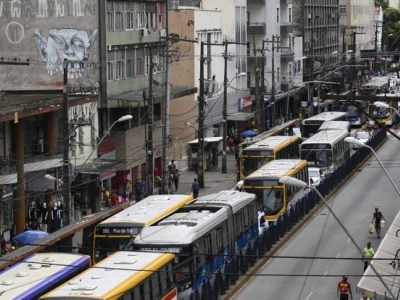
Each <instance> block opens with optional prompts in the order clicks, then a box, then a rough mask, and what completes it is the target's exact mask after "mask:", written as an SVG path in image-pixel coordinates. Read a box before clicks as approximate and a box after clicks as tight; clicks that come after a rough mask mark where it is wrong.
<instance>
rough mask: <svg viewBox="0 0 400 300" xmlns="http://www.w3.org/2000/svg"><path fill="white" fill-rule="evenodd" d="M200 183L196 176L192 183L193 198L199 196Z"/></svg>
mask: <svg viewBox="0 0 400 300" xmlns="http://www.w3.org/2000/svg"><path fill="white" fill-rule="evenodd" d="M199 187H200V185H199V183H198V182H197V179H196V178H195V179H194V181H193V183H192V193H193V198H195V199H196V198H197V197H199Z"/></svg>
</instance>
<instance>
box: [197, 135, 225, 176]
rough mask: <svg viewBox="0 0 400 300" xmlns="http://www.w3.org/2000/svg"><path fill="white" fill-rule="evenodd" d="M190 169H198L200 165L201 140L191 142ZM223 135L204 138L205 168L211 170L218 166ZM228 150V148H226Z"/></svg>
mask: <svg viewBox="0 0 400 300" xmlns="http://www.w3.org/2000/svg"><path fill="white" fill-rule="evenodd" d="M189 147H190V155H189V170H191V171H196V173H197V166H198V152H199V140H198V139H196V140H193V141H190V142H189ZM222 150H223V149H222V137H220V136H219V137H207V138H204V163H203V166H204V170H205V171H209V170H212V169H215V168H217V167H218V153H220V152H221V151H222ZM225 151H226V149H225Z"/></svg>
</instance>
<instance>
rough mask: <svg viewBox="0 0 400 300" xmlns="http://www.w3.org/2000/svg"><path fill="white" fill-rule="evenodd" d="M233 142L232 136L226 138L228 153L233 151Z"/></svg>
mask: <svg viewBox="0 0 400 300" xmlns="http://www.w3.org/2000/svg"><path fill="white" fill-rule="evenodd" d="M234 145H235V143H234V142H233V140H232V138H229V139H228V148H229V153H233V146H234Z"/></svg>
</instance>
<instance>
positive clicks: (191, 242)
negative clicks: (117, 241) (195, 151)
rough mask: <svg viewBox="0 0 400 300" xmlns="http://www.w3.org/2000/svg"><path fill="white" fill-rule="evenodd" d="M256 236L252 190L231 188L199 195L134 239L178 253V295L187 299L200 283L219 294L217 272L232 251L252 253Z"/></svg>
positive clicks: (139, 243)
mask: <svg viewBox="0 0 400 300" xmlns="http://www.w3.org/2000/svg"><path fill="white" fill-rule="evenodd" d="M258 236H259V227H258V211H257V198H256V196H255V195H254V194H249V193H244V192H239V191H233V190H230V191H221V192H219V193H216V194H211V195H207V196H203V197H200V198H198V199H197V200H195V201H194V202H193V203H190V204H187V205H185V206H184V207H182V208H180V209H179V210H177V211H176V212H174V213H173V214H171V215H170V216H168V217H167V218H165V219H163V220H161V221H160V222H158V224H157V225H151V226H149V227H144V228H143V229H142V230H141V232H140V233H139V235H138V236H137V237H136V238H135V241H134V243H135V248H137V249H138V250H140V251H153V252H154V251H155V252H172V253H174V254H175V255H176V269H175V277H176V278H175V279H176V285H177V288H178V293H179V294H178V299H189V298H191V295H192V296H194V295H199V297H200V298H201V297H202V285H203V284H211V288H212V289H213V290H214V291H215V294H218V286H219V285H218V280H215V279H216V278H217V272H218V271H221V272H222V274H224V268H225V267H226V266H227V265H228V264H230V263H232V259H233V256H235V255H239V253H247V251H249V253H254V251H255V249H253V247H255V246H254V245H256V243H255V241H256V239H257V238H258ZM237 262H238V261H236V262H235V263H237ZM239 264H240V261H239Z"/></svg>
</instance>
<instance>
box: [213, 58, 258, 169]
mask: <svg viewBox="0 0 400 300" xmlns="http://www.w3.org/2000/svg"><path fill="white" fill-rule="evenodd" d="M226 72H227V67H226V66H225V76H224V77H225V80H224V103H223V107H222V122H223V128H222V135H223V140H222V168H221V170H222V171H221V173H226V172H227V170H226V169H227V167H226V160H227V157H226V156H227V155H226V147H227V141H226V137H227V135H228V108H227V106H228V85H229V84H230V83H231V82H232V81H233V79H235V78H236V77H239V76H243V75H246V73H245V72H242V73H239V74H236V75H235V76H234V77H233V78H232V79H231V81H230V82H229V83H228V79H226V78H227V77H226ZM263 101H264V99H263Z"/></svg>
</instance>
